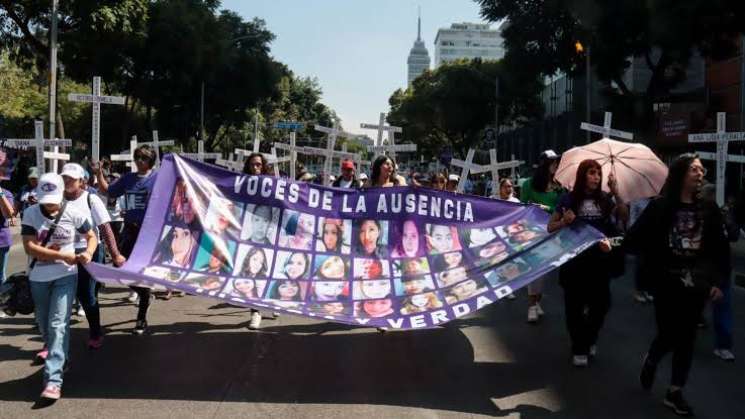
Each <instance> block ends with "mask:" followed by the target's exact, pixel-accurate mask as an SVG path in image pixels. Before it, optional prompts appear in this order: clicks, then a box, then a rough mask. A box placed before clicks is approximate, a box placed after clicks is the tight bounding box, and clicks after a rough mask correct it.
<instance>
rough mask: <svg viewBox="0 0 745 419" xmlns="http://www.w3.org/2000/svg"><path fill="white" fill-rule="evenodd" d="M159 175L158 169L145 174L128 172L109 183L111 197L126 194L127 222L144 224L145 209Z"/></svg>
mask: <svg viewBox="0 0 745 419" xmlns="http://www.w3.org/2000/svg"><path fill="white" fill-rule="evenodd" d="M157 177H158V173H157V172H156V171H152V172H150V173H149V174H147V175H145V176H140V175H138V174H137V173H131V172H130V173H127V174H125V175H124V176H122V177H120V178H119V179H117V180H116V181H115V182H114V183H112V184H111V185H109V191H108V193H109V198H112V199H115V198H119V197H120V196H124V198H125V200H124V208H122V209H123V210H124V221H125V222H127V223H135V224H142V220H144V219H145V209H146V208H147V201H148V199H149V198H150V194H151V193H152V192H153V187H154V186H155V180H156V179H157Z"/></svg>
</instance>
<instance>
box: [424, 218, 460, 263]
mask: <svg viewBox="0 0 745 419" xmlns="http://www.w3.org/2000/svg"><path fill="white" fill-rule="evenodd" d="M427 248H428V249H429V254H431V255H434V254H439V253H447V252H453V251H456V250H461V245H460V240H459V239H458V230H457V229H456V228H455V226H446V225H440V224H427Z"/></svg>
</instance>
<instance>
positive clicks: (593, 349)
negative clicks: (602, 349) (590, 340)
mask: <svg viewBox="0 0 745 419" xmlns="http://www.w3.org/2000/svg"><path fill="white" fill-rule="evenodd" d="M597 354H598V345H592V346H590V356H591V357H593V358H595V356H597Z"/></svg>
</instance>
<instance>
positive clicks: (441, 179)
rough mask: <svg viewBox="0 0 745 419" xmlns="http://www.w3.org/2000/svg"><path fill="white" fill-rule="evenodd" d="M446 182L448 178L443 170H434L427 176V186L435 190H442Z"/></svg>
mask: <svg viewBox="0 0 745 419" xmlns="http://www.w3.org/2000/svg"><path fill="white" fill-rule="evenodd" d="M447 182H448V178H447V176H446V175H445V173H444V172H435V173H432V176H431V177H430V178H429V187H430V188H431V189H434V190H437V191H444V190H445V184H446V183H447Z"/></svg>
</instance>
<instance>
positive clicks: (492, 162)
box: [451, 148, 525, 193]
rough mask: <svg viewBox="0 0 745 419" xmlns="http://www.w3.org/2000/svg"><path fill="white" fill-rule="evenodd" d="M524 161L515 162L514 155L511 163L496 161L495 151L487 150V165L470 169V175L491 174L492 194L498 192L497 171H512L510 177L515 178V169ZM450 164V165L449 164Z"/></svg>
mask: <svg viewBox="0 0 745 419" xmlns="http://www.w3.org/2000/svg"><path fill="white" fill-rule="evenodd" d="M524 163H525V162H524V161H517V160H515V156H514V154H513V155H512V161H504V162H501V163H500V162H499V161H497V149H496V148H492V149H491V150H489V164H485V165H480V166H479V167H473V168H471V173H484V172H491V181H492V188H493V189H492V191H493V192H492V193H496V192H498V191H499V171H500V170H504V169H512V177H513V178H514V176H515V168H516V167H520V166H521V165H523V164H524ZM451 164H452V163H451Z"/></svg>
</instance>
